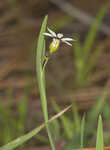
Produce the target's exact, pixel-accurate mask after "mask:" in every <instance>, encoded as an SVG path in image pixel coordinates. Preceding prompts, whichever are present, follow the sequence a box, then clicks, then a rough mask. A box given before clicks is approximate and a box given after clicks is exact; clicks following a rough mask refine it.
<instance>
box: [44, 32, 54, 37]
mask: <svg viewBox="0 0 110 150" xmlns="http://www.w3.org/2000/svg"><path fill="white" fill-rule="evenodd" d="M43 35H45V36H50V37H53V36H52V35H51V34H50V33H47V32H45V33H43Z"/></svg>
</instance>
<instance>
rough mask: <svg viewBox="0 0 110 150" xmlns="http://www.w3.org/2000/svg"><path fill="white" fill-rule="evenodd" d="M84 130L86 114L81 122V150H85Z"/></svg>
mask: <svg viewBox="0 0 110 150" xmlns="http://www.w3.org/2000/svg"><path fill="white" fill-rule="evenodd" d="M84 128H85V114H84V116H83V118H82V121H81V131H80V132H81V136H80V137H81V144H80V145H81V146H80V148H81V150H83V147H84Z"/></svg>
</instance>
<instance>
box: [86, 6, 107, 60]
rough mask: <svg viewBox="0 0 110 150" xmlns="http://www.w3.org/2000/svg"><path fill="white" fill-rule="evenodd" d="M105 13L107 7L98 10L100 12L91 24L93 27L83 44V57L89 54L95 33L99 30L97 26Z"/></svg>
mask: <svg viewBox="0 0 110 150" xmlns="http://www.w3.org/2000/svg"><path fill="white" fill-rule="evenodd" d="M106 11H107V7H104V8H102V9H101V10H100V12H99V13H98V15H97V17H96V19H95V21H94V23H93V26H92V28H91V29H90V31H89V33H88V36H87V37H86V41H85V44H84V48H83V49H84V52H85V53H84V57H87V56H88V54H89V51H90V48H91V46H92V44H93V42H94V40H95V38H96V33H97V31H98V28H99V25H100V23H101V21H102V19H103V17H104V15H105V13H106Z"/></svg>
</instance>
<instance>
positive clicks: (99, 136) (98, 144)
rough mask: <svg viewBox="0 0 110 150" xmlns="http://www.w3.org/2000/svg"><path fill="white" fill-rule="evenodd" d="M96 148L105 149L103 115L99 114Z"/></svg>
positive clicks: (97, 149)
mask: <svg viewBox="0 0 110 150" xmlns="http://www.w3.org/2000/svg"><path fill="white" fill-rule="evenodd" d="M96 150H104V140H103V126H102V117H101V115H100V116H99V119H98V129H97V140H96Z"/></svg>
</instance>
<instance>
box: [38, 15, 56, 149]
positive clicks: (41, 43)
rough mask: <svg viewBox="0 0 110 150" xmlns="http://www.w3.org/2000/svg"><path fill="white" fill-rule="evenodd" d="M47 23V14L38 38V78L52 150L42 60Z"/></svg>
mask: <svg viewBox="0 0 110 150" xmlns="http://www.w3.org/2000/svg"><path fill="white" fill-rule="evenodd" d="M46 25H47V16H46V17H45V18H44V21H43V24H42V27H41V31H40V34H39V38H38V43H37V58H36V59H37V62H36V63H37V79H38V86H39V91H40V97H41V103H42V109H43V115H44V119H45V122H46V123H47V124H46V129H47V133H48V137H49V141H50V144H51V147H52V150H55V146H54V143H53V140H52V136H51V132H50V129H49V125H48V110H47V100H46V91H45V73H44V72H45V71H43V70H42V62H43V58H42V57H43V56H44V53H45V40H44V35H43V33H44V32H45V31H46Z"/></svg>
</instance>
